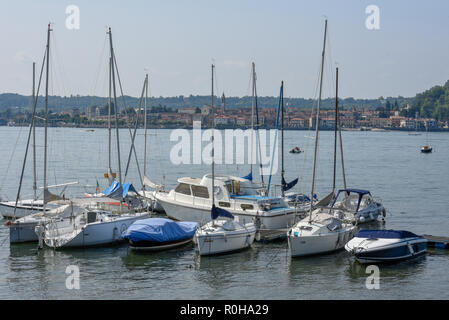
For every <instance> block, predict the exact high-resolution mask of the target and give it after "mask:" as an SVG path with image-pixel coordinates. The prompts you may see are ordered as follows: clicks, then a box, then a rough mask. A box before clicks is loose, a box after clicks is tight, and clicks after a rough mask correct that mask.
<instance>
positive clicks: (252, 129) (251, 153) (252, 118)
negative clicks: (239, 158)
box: [249, 62, 256, 176]
mask: <svg viewBox="0 0 449 320" xmlns="http://www.w3.org/2000/svg"><path fill="white" fill-rule="evenodd" d="M255 74H256V71H255V65H254V62H253V63H252V78H253V89H252V99H251V139H250V140H251V146H250V162H249V163H250V174H251V176H252V175H253V144H254V96H255V94H254V89H255V87H254V85H255V83H254V75H255Z"/></svg>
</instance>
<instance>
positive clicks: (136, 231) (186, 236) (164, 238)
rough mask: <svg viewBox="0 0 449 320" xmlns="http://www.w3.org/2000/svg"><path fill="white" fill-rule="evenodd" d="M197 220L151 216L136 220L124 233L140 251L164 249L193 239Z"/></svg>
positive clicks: (132, 246)
mask: <svg viewBox="0 0 449 320" xmlns="http://www.w3.org/2000/svg"><path fill="white" fill-rule="evenodd" d="M198 227H199V224H198V223H197V222H188V221H181V222H177V221H173V220H170V219H166V218H149V219H142V220H138V221H135V222H134V223H133V224H132V225H130V226H129V227H128V229H127V230H126V231H125V232H124V233H123V234H122V238H123V239H127V240H128V241H129V246H130V247H131V249H133V250H138V251H162V250H168V249H173V248H176V247H180V246H183V245H185V244H187V243H189V242H191V241H192V238H193V236H194V235H195V232H196V229H197V228H198Z"/></svg>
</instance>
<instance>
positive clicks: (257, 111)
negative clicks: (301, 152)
mask: <svg viewBox="0 0 449 320" xmlns="http://www.w3.org/2000/svg"><path fill="white" fill-rule="evenodd" d="M256 81H257V75H256V64H255V63H254V62H253V88H254V104H255V107H256V130H257V141H258V143H257V144H258V147H259V166H260V178H261V181H262V187H263V185H264V182H263V174H262V147H261V146H260V132H259V110H258V107H257V87H256Z"/></svg>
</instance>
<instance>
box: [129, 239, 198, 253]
mask: <svg viewBox="0 0 449 320" xmlns="http://www.w3.org/2000/svg"><path fill="white" fill-rule="evenodd" d="M190 242H192V238H189V239H183V240H180V241H172V242H161V243H159V244H155V245H151V246H150V245H136V243H133V242H132V241H131V240H130V241H129V247H130V248H131V249H132V250H135V251H141V252H142V251H145V252H146V251H149V252H155V251H164V250H170V249H174V248H178V247H182V246H184V245H186V244H188V243H190Z"/></svg>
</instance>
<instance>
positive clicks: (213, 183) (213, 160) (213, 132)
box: [210, 64, 215, 207]
mask: <svg viewBox="0 0 449 320" xmlns="http://www.w3.org/2000/svg"><path fill="white" fill-rule="evenodd" d="M214 68H215V66H214V65H213V64H212V69H211V70H212V91H211V96H210V98H211V106H212V119H213V122H212V207H214V206H215V192H214V191H215V190H214V189H215V181H214V180H215V148H214V144H215V142H214V135H215V112H214Z"/></svg>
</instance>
